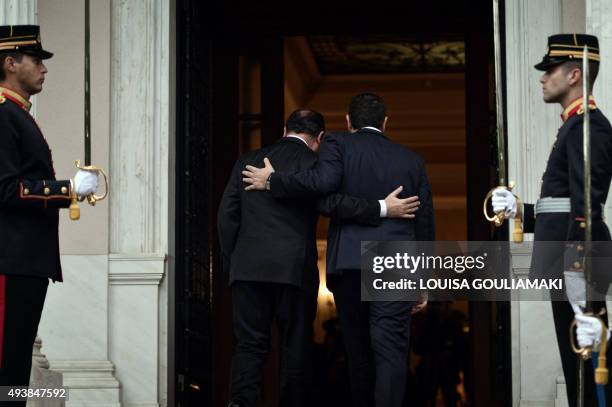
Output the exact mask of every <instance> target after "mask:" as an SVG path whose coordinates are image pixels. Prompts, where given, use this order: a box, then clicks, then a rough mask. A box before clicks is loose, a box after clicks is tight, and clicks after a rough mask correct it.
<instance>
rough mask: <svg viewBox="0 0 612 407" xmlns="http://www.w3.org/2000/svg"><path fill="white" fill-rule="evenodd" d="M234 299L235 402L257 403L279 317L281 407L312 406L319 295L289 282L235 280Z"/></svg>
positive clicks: (232, 387)
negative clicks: (316, 316)
mask: <svg viewBox="0 0 612 407" xmlns="http://www.w3.org/2000/svg"><path fill="white" fill-rule="evenodd" d="M232 302H233V313H234V315H233V325H234V337H235V339H236V345H235V349H234V356H233V358H232V371H231V383H230V392H231V397H232V400H233V401H234V402H236V403H239V404H240V406H243V407H254V406H255V405H256V404H257V399H258V398H259V394H260V392H261V386H262V375H263V368H264V364H265V362H266V359H267V357H268V354H269V351H270V336H271V328H272V323H273V321H274V320H275V319H276V322H277V325H278V328H279V332H280V340H281V371H280V376H281V380H280V381H281V383H280V387H281V388H280V405H282V406H309V405H310V404H309V397H310V392H311V387H312V376H311V372H312V368H311V366H310V365H309V362H310V360H311V359H312V352H311V350H312V336H313V322H314V318H315V315H316V311H317V293H316V292H307V291H304V290H301V289H299V288H298V287H295V286H291V285H288V284H280V283H265V282H250V281H236V282H234V283H233V284H232Z"/></svg>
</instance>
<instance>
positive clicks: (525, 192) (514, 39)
mask: <svg viewBox="0 0 612 407" xmlns="http://www.w3.org/2000/svg"><path fill="white" fill-rule="evenodd" d="M505 4H506V14H505V16H506V77H507V112H508V169H509V177H508V178H509V179H510V180H514V181H516V184H517V186H516V193H517V194H518V195H519V196H521V198H523V199H524V201H525V202H535V200H536V199H537V198H538V195H539V190H540V180H541V176H542V174H543V173H544V169H545V165H546V160H543V159H542V158H543V157H548V154H549V152H550V149H551V146H552V143H553V140H554V138H555V136H556V133H557V129H558V128H559V126H560V125H561V123H560V121H559V113H560V108H559V106H558V105H547V104H545V103H544V102H543V101H542V91H541V86H540V84H539V82H538V79H539V77H540V73H539V72H538V71H536V70H535V69H534V68H533V65H534V64H535V63H537V62H538V61H540V60H541V59H542V56H543V55H544V54H545V52H546V47H547V38H548V36H549V35H551V34H554V33H557V32H559V31H560V30H561V28H562V27H561V21H562V10H563V8H562V2H561V0H541V1H537V2H534V1H529V0H514V1H506V2H505ZM526 237H529V238H531V237H530V236H526ZM530 256H531V252H530V251H529V250H528V249H527V248H525V247H521V246H515V247H514V248H513V270H514V273H515V274H516V275H519V276H526V274H527V273H528V271H529V264H530ZM511 313H512V329H511V332H512V367H513V369H512V370H513V371H512V382H513V402H514V405H515V406H535V405H538V406H553V405H555V404H554V403H555V399H556V398H557V393H558V391H557V378H558V377H559V376H562V370H561V360H560V358H559V355H558V354H557V350H556V349H557V347H556V338H555V330H554V325H553V321H552V311H551V307H550V304H549V303H548V302H521V301H514V302H513V303H512V311H511Z"/></svg>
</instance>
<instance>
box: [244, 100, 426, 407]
mask: <svg viewBox="0 0 612 407" xmlns="http://www.w3.org/2000/svg"><path fill="white" fill-rule="evenodd" d="M346 120H347V126H348V129H349V131H350V133H349V134H337V135H330V136H328V137H326V139H325V141H324V142H323V145H322V147H321V154H320V157H319V161H318V163H317V165H316V166H315V167H314V168H312V169H310V170H306V171H299V172H296V171H288V170H283V171H282V172H280V171H279V172H274V168H273V167H272V165H271V164H270V161H272V162H274V159H273V157H270V160H269V161H268V160H266V166H265V167H264V168H263V169H260V168H256V167H254V166H247V167H246V168H247V169H246V170H245V171H243V175H244V177H245V178H244V181H245V182H247V183H250V184H251V185H250V186H249V187H247V188H248V189H268V190H270V192H271V195H272V196H274V197H276V198H288V197H294V198H295V197H305V196H310V197H312V196H320V195H324V194H329V193H332V192H338V193H341V194H348V195H351V196H356V197H362V198H367V199H376V197H377V196H382V195H383V194H384V192H383V191H385V190H389V189H392V188H394V186H397V185H402V186H403V187H404V193H405V194H407V195H416V196H418V198H419V201H420V208H419V212H418V215H417V216H416V218H413V219H408V220H406V219H383V220H382V221H381V223H380V224H379V225H377V226H376V227H366V226H363V225H360V224H358V223H356V222H352V221H339V220H334V219H332V222H331V224H330V229H329V236H328V241H327V253H328V257H327V273H328V275H329V276H328V286H329V287H330V289H331V290H332V292H333V293H334V298H335V301H336V306H337V310H338V316H339V318H340V323H341V326H342V330H343V337H344V341H345V346H346V349H347V353H348V358H349V368H350V376H351V377H350V380H351V392H352V397H353V405H354V406H364V407H371V406H374V405H376V406H377V407H387V406H389V407H395V406H400V405H401V403H402V399H403V396H404V388H405V383H406V374H407V365H406V358H407V355H408V340H409V333H410V315H411V309H412V308H413V305H414V304H413V303H410V302H370V303H368V302H362V301H361V298H360V286H361V281H360V267H361V264H360V262H361V255H360V253H361V241H368V240H369V241H384V240H433V239H434V234H435V233H434V218H433V205H432V199H431V191H430V189H429V182H428V180H427V174H426V172H425V164H424V161H423V159H422V158H420V157H419V156H418V155H417V154H415V153H414V152H413V151H411V150H409V149H408V148H405V147H403V146H400V145H398V144H395V143H393V142H392V141H391V140H389V139H388V138H387V137H385V135H384V130H385V127H386V124H387V109H386V106H385V103H384V101H383V100H382V98H380V97H379V96H377V95H374V94H370V93H365V94H361V95H357V96H355V97H354V98H353V99H352V100H351V103H350V105H349V109H348V114H347V116H346ZM422 306H423V304H419V305H418V306H417V307H416V309H417V310H418V309H420V307H422ZM373 383H375V386H373ZM373 387H374V391H373Z"/></svg>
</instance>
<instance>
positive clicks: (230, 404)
mask: <svg viewBox="0 0 612 407" xmlns="http://www.w3.org/2000/svg"><path fill="white" fill-rule="evenodd" d="M227 407H240V404H238V403H235V402H233V401H230V403H229V404H228V405H227Z"/></svg>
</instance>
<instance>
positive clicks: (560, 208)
mask: <svg viewBox="0 0 612 407" xmlns="http://www.w3.org/2000/svg"><path fill="white" fill-rule="evenodd" d="M571 209H572V208H571V204H570V199H569V198H552V197H546V198H541V199H538V202H537V203H536V205H535V210H534V212H535V216H538V214H539V213H569V212H570V211H571Z"/></svg>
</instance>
